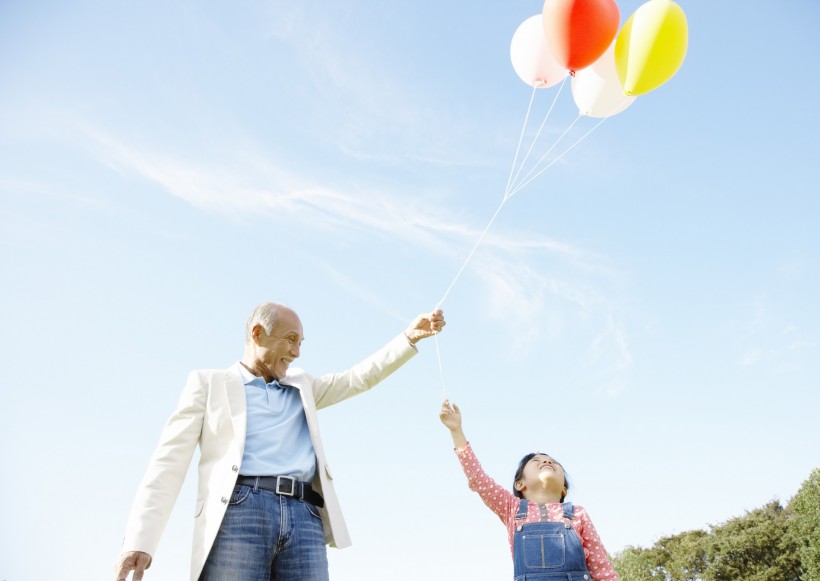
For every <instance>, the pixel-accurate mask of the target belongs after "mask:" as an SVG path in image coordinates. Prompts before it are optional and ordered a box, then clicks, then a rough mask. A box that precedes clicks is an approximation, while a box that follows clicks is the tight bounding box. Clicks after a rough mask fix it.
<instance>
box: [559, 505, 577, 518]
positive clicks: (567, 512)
mask: <svg viewBox="0 0 820 581" xmlns="http://www.w3.org/2000/svg"><path fill="white" fill-rule="evenodd" d="M561 508H563V509H564V518H566V519H569V520H572V516H573V515H574V514H575V507H574V506H572V503H571V502H564V503H562V504H561Z"/></svg>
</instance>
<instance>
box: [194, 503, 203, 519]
mask: <svg viewBox="0 0 820 581" xmlns="http://www.w3.org/2000/svg"><path fill="white" fill-rule="evenodd" d="M204 506H205V498H197V499H196V510H194V518H197V517H198V516H199V515H200V514H201V513H202V508H203V507H204Z"/></svg>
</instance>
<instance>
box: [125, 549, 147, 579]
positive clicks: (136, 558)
mask: <svg viewBox="0 0 820 581" xmlns="http://www.w3.org/2000/svg"><path fill="white" fill-rule="evenodd" d="M150 565H151V555H149V554H148V553H143V552H142V551H131V552H129V553H123V554H122V555H120V562H119V563H118V564H117V581H126V579H127V578H128V573H130V572H131V571H133V572H134V576H133V577H132V579H133V581H140V580H141V579H142V576H143V574H144V573H145V570H146V569H147V568H148V567H149V566H150Z"/></svg>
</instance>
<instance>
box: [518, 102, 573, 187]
mask: <svg viewBox="0 0 820 581" xmlns="http://www.w3.org/2000/svg"><path fill="white" fill-rule="evenodd" d="M580 118H581V115H578V117H576V118H575V121H573V122H572V123H570V125H569V127H567V128H566V129H564V132H563V133H562V134H561V135H559V136H558V139H556V140H555V142H554V143H553V144H552V145H550V148H549V149H548V150H547V151H546V152H545V153H544V155H542V156H541V157H540V158H539V159H538V161H537V162H535V165H534V166H533V167H532V169H530V171H528V172H527V175H525V176H524V177H523V178H521V181H520V182H518V184H517V185H516V186H515V187H514V188H513V189H512V190H510V191H509V192H508V193H507V197H508V198H511V197H513V195H515V194H516V193H517V192H518V190H520V189H521V188H522V187H523V186H522V185H521V183H522V182H525V183H529V182H531V181H532V179H529V180H528V179H527V178H529V177H530V176H531V175H532V173H533V172H534V171H535V170H537V169H538V166H539V165H541V162H542V161H544V160H545V159H546V158H547V156H548V155H549V154H550V153H551V152H552V150H553V149H555V148H556V146H557V145H558V144H559V143H561V140H562V139H563V138H564V137H565V136H566V134H567V133H569V132H570V130H571V129H572V128H573V127H575V124H576V123H578V120H579V119H580ZM540 173H541V172H538V174H535V175H536V176H537V175H539V174H540ZM533 179H534V177H533ZM525 180H526V181H525Z"/></svg>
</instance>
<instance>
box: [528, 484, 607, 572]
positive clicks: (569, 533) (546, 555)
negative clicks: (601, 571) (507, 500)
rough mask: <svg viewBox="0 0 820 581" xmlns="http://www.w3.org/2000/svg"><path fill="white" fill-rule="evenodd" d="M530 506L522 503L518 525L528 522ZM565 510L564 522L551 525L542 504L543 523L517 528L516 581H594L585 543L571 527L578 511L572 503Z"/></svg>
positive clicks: (568, 503)
mask: <svg viewBox="0 0 820 581" xmlns="http://www.w3.org/2000/svg"><path fill="white" fill-rule="evenodd" d="M527 505H528V502H527V501H526V500H524V499H523V498H522V499H521V505H520V506H519V508H518V514H516V515H515V520H516V523H520V522H521V521H523V520H524V519H525V518H527ZM561 506H562V507H563V509H564V520H563V521H562V522H549V521H547V507H546V505H543V504H539V505H538V508H540V509H541V522H535V523H528V524H516V526H515V534H514V536H513V562H514V564H515V581H557V580H559V579H561V580H562V581H588V580H589V579H592V577H591V576H590V574H589V571H588V570H587V563H586V557H585V556H584V548H583V546H582V545H581V539H580V538H579V537H578V534H577V533H576V532H575V529H574V528H572V525H571V524H569V521H570V520H571V519H572V515H573V513H574V512H575V507H573V506H572V503H571V502H565V503H563V504H562V505H561Z"/></svg>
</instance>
